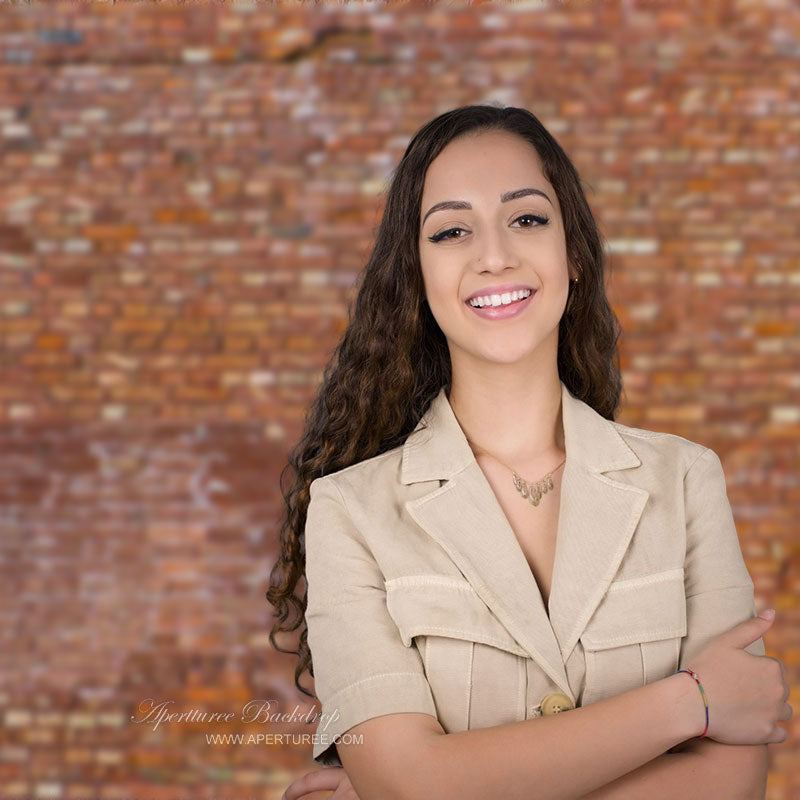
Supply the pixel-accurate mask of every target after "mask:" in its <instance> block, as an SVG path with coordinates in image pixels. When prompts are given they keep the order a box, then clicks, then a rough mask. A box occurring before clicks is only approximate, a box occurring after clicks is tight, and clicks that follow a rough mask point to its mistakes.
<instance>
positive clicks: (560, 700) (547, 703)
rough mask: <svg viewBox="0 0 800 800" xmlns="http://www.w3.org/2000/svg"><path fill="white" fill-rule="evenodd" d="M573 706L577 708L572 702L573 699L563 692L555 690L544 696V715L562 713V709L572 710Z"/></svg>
mask: <svg viewBox="0 0 800 800" xmlns="http://www.w3.org/2000/svg"><path fill="white" fill-rule="evenodd" d="M573 708H575V706H574V705H573V704H572V700H570V699H569V697H567V695H565V694H564V693H563V692H555V693H554V694H548V695H545V696H544V697H543V698H542V715H543V716H550V714H560V713H561V712H562V711H570V710H572V709H573Z"/></svg>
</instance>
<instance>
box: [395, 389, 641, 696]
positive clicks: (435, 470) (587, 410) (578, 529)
mask: <svg viewBox="0 0 800 800" xmlns="http://www.w3.org/2000/svg"><path fill="white" fill-rule="evenodd" d="M561 402H562V419H563V424H564V438H565V449H566V454H567V460H566V463H565V465H564V473H563V475H562V486H561V497H560V505H559V509H560V510H559V518H558V534H557V540H556V553H555V562H554V565H553V580H552V586H551V590H550V598H549V604H548V605H549V619H548V609H545V605H544V601H543V599H542V596H541V593H540V591H539V587H538V585H537V584H536V580H535V578H534V576H533V573H532V572H531V569H530V567H529V566H528V562H527V560H526V558H525V555H524V553H523V552H522V548H521V547H520V545H519V542H518V541H517V538H516V536H515V534H514V531H513V530H512V528H511V525H510V524H509V522H508V519H507V518H506V516H505V513H504V512H503V510H502V507H501V506H500V504H499V502H498V501H497V497H496V496H495V494H494V491H493V490H492V488H491V485H490V484H489V482H488V481H487V480H486V477H485V475H484V474H483V471H482V470H481V468H480V466H479V465H478V463H477V461H476V460H475V457H474V455H473V453H472V450H471V449H470V447H469V444H468V443H467V440H466V437H465V436H464V432H463V431H462V430H461V427H460V425H459V424H458V420H457V419H456V417H455V414H454V413H453V410H452V408H451V407H450V403H449V401H448V399H447V395H446V394H445V391H444V388H442V389H441V390H440V391H439V394H438V395H437V396H436V398H434V400H433V402H432V403H431V405H430V407H429V409H428V411H427V412H426V413H425V415H424V416H423V417H422V419H421V420H420V422H419V424H418V425H417V427H416V428H415V430H414V431H413V432H412V433H411V434H410V435H409V436H408V438H407V439H406V442H405V444H404V446H403V457H402V469H401V481H402V482H403V483H404V484H410V483H416V482H419V481H436V480H439V481H444V483H441V484H440V485H439V486H438V487H437V488H434V489H433V491H431V492H430V493H428V494H425V495H423V496H421V497H418V498H417V499H414V500H409V501H407V502H406V503H405V508H406V510H407V511H408V513H409V514H410V515H411V517H412V518H413V519H414V520H415V521H416V522H417V524H418V525H420V526H421V527H422V528H423V529H424V530H425V531H426V532H427V533H428V534H429V535H430V536H431V537H432V538H433V539H434V540H435V541H436V542H438V544H439V545H440V546H441V547H442V548H443V549H444V550H445V551H446V552H447V553H448V555H449V556H450V557H451V558H452V559H453V561H454V563H455V564H456V566H457V567H458V568H459V570H461V572H462V573H463V575H464V576H465V578H466V579H467V580H468V581H469V582H470V584H471V585H472V586H473V588H474V589H475V591H476V592H477V594H478V595H479V596H480V597H481V599H482V600H483V601H484V602H485V603H486V605H487V606H488V607H489V608H490V609H491V610H492V612H493V613H494V615H495V616H496V617H497V618H498V619H499V620H500V621H501V622H502V623H503V625H504V626H505V627H506V629H507V630H508V632H509V633H510V634H511V635H512V636H513V637H514V638H515V639H516V641H517V642H518V643H519V645H520V646H521V647H522V648H523V649H524V650H525V651H526V652H527V653H529V654H530V657H531V658H533V659H534V660H535V661H536V662H537V664H538V665H539V666H540V667H541V669H542V670H544V672H545V673H546V674H547V675H548V676H549V677H550V679H551V680H552V681H553V682H554V683H555V684H556V685H557V686H558V687H559V688H560V689H561V690H562V691H564V692H565V693H566V694H568V695H569V696H572V691H571V689H570V686H569V682H568V680H567V675H566V670H565V667H564V664H565V662H566V661H567V660H568V658H569V656H570V654H571V653H572V650H573V648H574V647H575V644H576V643H577V641H578V639H579V638H580V636H581V634H582V633H583V630H584V628H585V627H586V624H587V622H588V621H589V619H590V618H591V616H592V614H593V613H594V610H595V608H597V605H598V604H599V603H600V600H601V599H602V597H603V595H604V594H605V592H606V590H607V589H608V585H609V584H610V583H611V581H612V579H613V577H614V575H615V573H616V572H617V570H618V568H619V565H620V563H621V561H622V557H623V555H624V553H625V551H626V549H627V547H628V544H629V543H630V539H631V536H632V535H633V531H634V530H635V528H636V525H637V523H638V521H639V517H640V516H641V513H642V510H643V509H644V506H645V503H646V501H647V498H648V496H649V495H648V492H647V491H646V490H645V489H642V488H640V487H637V486H633V485H631V484H630V483H624V482H621V481H617V480H614V479H613V478H612V477H610V476H608V475H606V474H604V473H606V472H610V471H614V470H623V469H628V468H630V467H636V466H638V465H639V464H640V461H639V458H638V457H637V455H636V454H635V453H634V452H633V451H632V450H631V449H630V448H629V447H628V445H627V444H626V443H625V441H624V440H623V439H622V437H621V436H620V435H619V433H618V432H617V430H616V428H615V427H614V425H613V423H611V422H610V421H609V420H606V419H605V418H604V417H601V416H600V415H599V414H598V413H597V412H596V411H595V410H594V409H592V408H591V407H590V406H588V405H587V404H586V403H583V402H582V401H581V400H578V399H577V398H576V397H575V396H574V395H572V393H571V392H570V391H569V390H568V389H567V387H566V386H565V384H564V383H563V381H562V382H561Z"/></svg>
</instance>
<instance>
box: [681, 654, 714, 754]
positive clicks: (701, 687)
mask: <svg viewBox="0 0 800 800" xmlns="http://www.w3.org/2000/svg"><path fill="white" fill-rule="evenodd" d="M678 672H685V673H686V674H687V675H689V677H691V678H694V679H695V681H696V682H697V685H698V686H699V687H700V694H701V695H702V696H703V705H704V706H705V708H706V728H705V730H704V731H703V732H702V733H701V734H700V736H699V737H698V738H700V739H702V738H703V737H704V736H705V735H706V734H707V733H708V700H706V693H705V691H704V690H703V684H702V683H700V676H699V675H698V674H697V673H696V672H695V671H694V670H693V669H689V668H688V667H687V668H686V669H679V670H678ZM678 672H676V673H675V674H676V675H677V674H678Z"/></svg>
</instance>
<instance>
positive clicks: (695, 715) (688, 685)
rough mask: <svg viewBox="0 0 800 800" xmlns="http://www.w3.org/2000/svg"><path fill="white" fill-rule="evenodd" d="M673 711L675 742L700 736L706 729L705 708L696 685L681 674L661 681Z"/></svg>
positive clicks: (685, 675) (689, 676) (692, 680)
mask: <svg viewBox="0 0 800 800" xmlns="http://www.w3.org/2000/svg"><path fill="white" fill-rule="evenodd" d="M661 683H663V684H664V690H665V694H666V698H667V702H668V703H669V707H670V708H671V709H673V712H674V713H673V716H672V725H673V728H672V729H673V731H674V734H675V736H676V737H680V738H678V739H677V742H684V741H686V740H687V739H693V738H694V737H696V736H700V735H701V734H702V733H703V731H704V730H705V728H706V707H705V703H704V702H703V696H702V694H701V692H700V688H699V687H698V685H697V683H696V682H695V681H694V679H693V678H692V677H691V675H687V674H685V673H683V672H678V673H675V674H673V675H669V676H668V677H666V678H662V679H661ZM706 735H707V734H706Z"/></svg>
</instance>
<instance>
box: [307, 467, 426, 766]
mask: <svg viewBox="0 0 800 800" xmlns="http://www.w3.org/2000/svg"><path fill="white" fill-rule="evenodd" d="M305 558H306V565H305V568H306V582H307V601H308V602H307V607H306V611H305V619H306V624H307V626H308V646H309V649H310V650H311V658H312V663H313V667H314V688H315V693H316V696H317V699H318V700H319V702H320V705H321V709H320V710H321V715H320V718H319V722H318V724H317V735H316V736H315V737H314V747H313V757H314V761H316V762H317V763H318V764H323V765H325V766H341V761H340V760H339V756H338V753H337V752H336V746H335V742H334V739H335V738H336V737H337V736H340V735H341V734H342V733H344V732H345V731H347V730H348V729H350V728H352V727H353V726H354V725H357V724H359V723H360V722H363V721H364V720H367V719H370V718H372V717H378V716H382V715H384V714H393V713H397V712H422V713H426V714H430V715H432V716H436V710H435V705H434V702H433V696H432V694H431V689H430V686H429V684H428V681H427V678H426V677H425V671H424V667H423V663H422V659H421V657H420V654H419V651H418V650H417V648H416V647H413V646H411V647H406V646H405V645H404V644H403V642H402V640H401V638H400V631H399V630H398V628H397V626H396V625H395V623H394V620H393V619H392V617H391V616H390V615H389V613H388V611H387V608H386V590H385V586H384V577H383V574H382V573H381V570H380V568H379V566H378V564H377V563H376V561H375V558H374V557H373V555H372V552H371V551H370V548H369V546H368V544H367V542H366V541H365V539H364V537H363V536H362V535H361V532H360V531H359V530H358V529H357V528H356V526H355V525H354V524H353V521H352V519H351V517H350V515H349V513H348V511H347V508H346V506H345V501H344V498H343V496H342V493H341V491H340V490H339V488H338V486H337V485H336V483H335V482H333V481H332V480H331V478H330V477H327V476H326V477H324V478H317V479H316V480H314V481H313V482H312V483H311V486H310V501H309V506H308V512H307V516H306V526H305Z"/></svg>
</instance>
